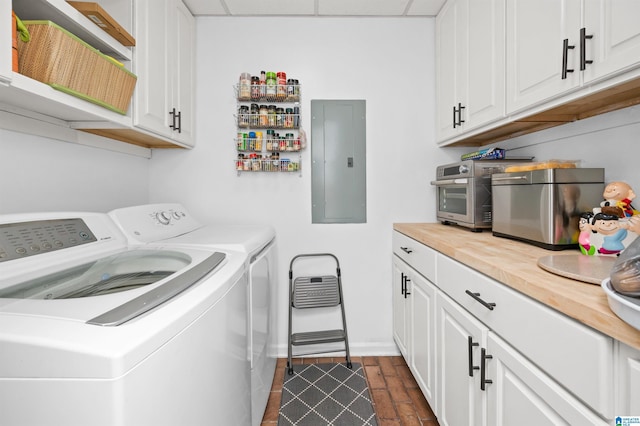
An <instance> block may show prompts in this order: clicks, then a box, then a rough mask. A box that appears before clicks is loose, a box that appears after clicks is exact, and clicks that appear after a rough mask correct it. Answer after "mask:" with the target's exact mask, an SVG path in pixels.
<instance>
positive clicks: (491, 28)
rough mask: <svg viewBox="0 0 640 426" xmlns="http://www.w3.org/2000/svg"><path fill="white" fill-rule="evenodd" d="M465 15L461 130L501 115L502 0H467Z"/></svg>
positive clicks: (502, 103)
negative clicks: (467, 28) (464, 94)
mask: <svg viewBox="0 0 640 426" xmlns="http://www.w3.org/2000/svg"><path fill="white" fill-rule="evenodd" d="M468 16H469V19H468V26H469V36H468V41H469V43H468V48H467V61H466V62H467V78H468V83H467V84H466V87H467V94H466V100H465V102H466V103H464V102H463V104H464V105H465V109H464V110H463V112H462V119H463V120H465V123H464V124H463V126H462V127H461V129H462V130H469V129H472V128H474V127H478V126H479V125H482V124H486V123H489V122H491V121H493V120H496V119H498V118H501V117H502V116H503V115H504V66H505V64H504V44H505V39H504V31H505V21H504V0H480V1H478V0H473V1H470V2H469V11H468Z"/></svg>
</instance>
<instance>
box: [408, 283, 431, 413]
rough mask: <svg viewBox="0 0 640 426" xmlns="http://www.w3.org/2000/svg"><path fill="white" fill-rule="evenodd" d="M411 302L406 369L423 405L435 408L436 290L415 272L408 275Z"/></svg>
mask: <svg viewBox="0 0 640 426" xmlns="http://www.w3.org/2000/svg"><path fill="white" fill-rule="evenodd" d="M409 277H410V279H411V282H412V284H413V286H412V291H411V294H410V295H409V297H410V298H411V314H410V316H409V318H410V324H411V326H410V327H411V333H410V342H411V344H410V350H409V368H410V369H411V371H412V372H413V375H414V376H415V379H416V381H417V382H418V386H420V389H422V393H423V394H424V396H425V398H426V399H427V402H428V403H429V404H430V405H431V406H435V404H436V396H435V395H436V390H435V386H436V371H435V368H436V360H435V358H436V353H435V320H434V319H435V299H436V292H437V289H436V287H435V286H434V285H433V284H431V283H430V282H429V281H428V280H427V279H425V278H424V277H423V276H422V275H420V274H418V273H417V272H415V271H414V272H413V273H411V274H410V276H409Z"/></svg>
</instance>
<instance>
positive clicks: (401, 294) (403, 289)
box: [391, 256, 411, 358]
mask: <svg viewBox="0 0 640 426" xmlns="http://www.w3.org/2000/svg"><path fill="white" fill-rule="evenodd" d="M407 269H409V268H408V266H407V265H406V264H404V262H402V261H401V260H400V259H398V258H397V257H396V256H394V257H393V293H392V294H391V300H392V301H393V339H394V340H395V342H396V345H398V349H400V353H401V354H402V356H404V357H405V358H407V357H408V356H409V351H408V349H407V341H408V332H409V320H408V314H409V300H408V297H409V296H408V295H407V292H408V293H411V283H410V282H409V285H408V287H409V288H408V290H407V275H406V272H407Z"/></svg>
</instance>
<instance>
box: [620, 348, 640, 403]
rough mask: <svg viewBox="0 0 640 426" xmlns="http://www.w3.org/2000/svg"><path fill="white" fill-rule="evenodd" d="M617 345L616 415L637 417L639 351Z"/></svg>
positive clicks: (639, 393) (639, 372)
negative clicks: (617, 388) (617, 384)
mask: <svg viewBox="0 0 640 426" xmlns="http://www.w3.org/2000/svg"><path fill="white" fill-rule="evenodd" d="M619 345H620V347H619V351H618V362H617V365H618V367H619V368H618V383H619V390H618V395H619V397H618V398H617V404H616V415H618V416H637V415H638V413H640V351H639V350H637V349H634V348H631V347H629V346H627V345H625V344H623V343H620V344H619Z"/></svg>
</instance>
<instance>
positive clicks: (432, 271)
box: [393, 232, 640, 426]
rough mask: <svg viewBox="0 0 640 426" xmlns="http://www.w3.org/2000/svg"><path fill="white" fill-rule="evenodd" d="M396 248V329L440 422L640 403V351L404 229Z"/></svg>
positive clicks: (605, 420)
mask: <svg viewBox="0 0 640 426" xmlns="http://www.w3.org/2000/svg"><path fill="white" fill-rule="evenodd" d="M393 252H394V256H393V265H394V266H393V274H394V277H393V287H394V293H393V311H394V317H393V318H394V325H393V330H394V338H395V340H396V342H397V344H398V347H399V348H400V351H401V352H402V355H403V356H404V357H405V359H406V361H407V364H408V365H409V368H410V370H411V372H412V373H413V375H414V376H415V378H416V381H417V382H418V384H419V385H420V388H421V389H422V392H423V393H424V395H425V397H426V399H427V401H428V402H429V404H430V406H431V408H432V409H433V410H434V413H435V414H436V416H437V417H438V422H439V423H440V425H442V426H445V425H446V426H494V425H514V424H517V425H532V426H533V425H535V426H541V425H606V424H610V423H611V422H612V421H613V419H614V417H615V416H631V415H637V414H638V413H640V351H638V350H636V349H633V348H630V347H628V346H626V345H623V344H622V343H620V342H617V341H614V340H613V339H611V338H610V337H608V336H605V335H603V334H601V333H599V332H597V331H595V330H593V329H591V328H589V327H587V326H585V325H583V324H580V323H579V322H577V321H575V320H573V319H571V318H569V317H567V316H565V315H563V314H560V313H559V312H557V311H555V310H553V309H551V308H549V307H547V306H545V305H543V304H542V303H539V302H537V301H535V300H533V299H531V298H529V297H526V296H524V295H523V294H521V293H519V292H517V291H515V290H513V289H511V288H509V287H507V286H505V285H503V284H502V283H500V282H498V281H495V280H493V279H491V278H489V277H487V276H485V275H483V274H480V273H478V272H477V271H475V270H473V269H472V268H469V267H467V266H465V265H463V264H462V263H460V262H457V261H455V260H453V259H451V258H449V257H447V256H445V255H442V254H440V253H438V252H436V251H435V250H433V249H431V248H429V247H427V246H425V245H423V244H420V243H418V242H417V241H415V240H413V239H411V238H409V237H407V236H405V235H402V234H400V233H398V232H394V236H393Z"/></svg>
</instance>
